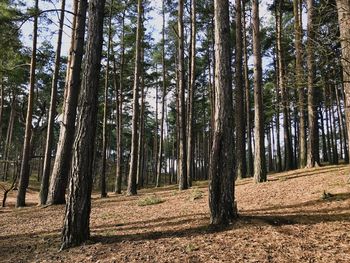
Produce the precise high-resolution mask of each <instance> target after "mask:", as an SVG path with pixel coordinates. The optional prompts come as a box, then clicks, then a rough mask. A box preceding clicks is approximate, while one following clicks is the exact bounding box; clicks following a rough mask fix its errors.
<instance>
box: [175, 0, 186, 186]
mask: <svg viewBox="0 0 350 263" xmlns="http://www.w3.org/2000/svg"><path fill="white" fill-rule="evenodd" d="M183 17H184V0H179V6H178V69H177V70H178V75H179V88H178V89H179V91H178V97H179V106H178V118H179V125H178V126H177V127H178V130H179V140H178V149H179V152H178V160H177V167H178V168H177V172H178V178H179V189H180V190H185V189H187V188H188V183H187V173H186V171H187V170H186V168H187V167H186V159H187V158H186V138H185V136H186V120H185V114H186V109H185V66H184V23H183Z"/></svg>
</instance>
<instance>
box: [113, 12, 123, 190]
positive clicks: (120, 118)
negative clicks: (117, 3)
mask: <svg viewBox="0 0 350 263" xmlns="http://www.w3.org/2000/svg"><path fill="white" fill-rule="evenodd" d="M121 27H122V35H121V43H120V49H121V51H120V76H119V85H120V87H119V97H117V100H118V99H119V103H117V107H119V110H118V114H117V123H118V127H117V147H116V148H117V149H116V152H117V160H116V162H117V163H116V166H117V167H116V179H115V186H114V192H115V193H117V194H121V193H122V157H123V149H122V146H123V145H122V139H123V84H124V64H125V43H124V41H125V9H124V11H123V14H122V25H121ZM117 96H118V94H117Z"/></svg>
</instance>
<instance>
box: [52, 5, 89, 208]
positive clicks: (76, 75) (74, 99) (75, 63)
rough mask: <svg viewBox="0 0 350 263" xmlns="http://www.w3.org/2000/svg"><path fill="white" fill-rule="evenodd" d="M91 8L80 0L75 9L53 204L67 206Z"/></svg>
mask: <svg viewBox="0 0 350 263" xmlns="http://www.w3.org/2000/svg"><path fill="white" fill-rule="evenodd" d="M77 2H79V3H77ZM87 7H88V3H87V1H86V0H81V1H77V0H76V1H75V3H74V9H75V10H77V12H75V14H77V15H76V16H74V17H75V18H74V20H75V21H73V30H72V42H71V50H70V57H69V64H68V69H67V76H66V85H65V88H64V89H65V91H64V105H63V112H64V113H63V118H62V122H61V127H60V135H59V140H58V145H57V151H56V158H55V163H54V166H53V170H52V176H51V180H50V188H49V195H48V200H47V202H48V203H49V204H64V203H65V193H66V188H67V182H68V177H69V171H70V163H71V159H72V147H73V141H74V133H75V119H76V112H77V103H78V96H79V90H80V84H81V77H80V73H81V64H82V58H83V52H84V42H85V41H84V36H85V22H86V10H87Z"/></svg>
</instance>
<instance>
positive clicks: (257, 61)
mask: <svg viewBox="0 0 350 263" xmlns="http://www.w3.org/2000/svg"><path fill="white" fill-rule="evenodd" d="M252 5H253V6H252V11H253V24H252V26H253V54H254V109H255V113H254V121H255V127H254V134H255V153H254V155H255V156H254V181H255V182H256V183H260V182H265V181H266V179H267V178H266V162H265V145H264V134H265V133H264V115H263V111H264V109H263V100H262V97H263V94H262V93H263V90H262V61H261V45H260V36H259V34H260V29H259V23H260V22H259V2H258V0H253V2H252Z"/></svg>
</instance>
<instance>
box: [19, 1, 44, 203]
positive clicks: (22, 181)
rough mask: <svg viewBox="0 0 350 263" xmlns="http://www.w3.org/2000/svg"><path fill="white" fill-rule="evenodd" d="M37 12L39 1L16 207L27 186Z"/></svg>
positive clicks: (36, 16)
mask: <svg viewBox="0 0 350 263" xmlns="http://www.w3.org/2000/svg"><path fill="white" fill-rule="evenodd" d="M38 11H39V0H36V1H35V12H36V15H35V16H34V27H33V47H32V58H31V63H30V80H29V95H28V108H27V118H26V127H25V134H24V144H23V154H22V163H21V171H20V175H19V176H20V177H19V186H18V194H17V202H16V206H17V207H23V206H25V204H26V201H25V200H26V192H27V188H28V184H29V176H30V174H29V172H30V167H29V161H30V159H31V144H30V139H31V135H32V118H33V106H34V88H35V70H36V50H37V40H38V15H37V12H38Z"/></svg>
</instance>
